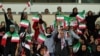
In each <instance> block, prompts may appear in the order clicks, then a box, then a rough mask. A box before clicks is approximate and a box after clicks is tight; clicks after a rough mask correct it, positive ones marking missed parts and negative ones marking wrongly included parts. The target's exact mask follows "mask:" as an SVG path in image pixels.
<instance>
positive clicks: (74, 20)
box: [70, 17, 78, 27]
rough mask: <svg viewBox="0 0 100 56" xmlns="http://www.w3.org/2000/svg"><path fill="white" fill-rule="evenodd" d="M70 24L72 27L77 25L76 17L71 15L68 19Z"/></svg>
mask: <svg viewBox="0 0 100 56" xmlns="http://www.w3.org/2000/svg"><path fill="white" fill-rule="evenodd" d="M70 26H73V27H77V26H78V22H77V19H76V18H75V17H72V18H71V19H70Z"/></svg>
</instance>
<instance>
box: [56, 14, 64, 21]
mask: <svg viewBox="0 0 100 56" xmlns="http://www.w3.org/2000/svg"><path fill="white" fill-rule="evenodd" d="M56 19H57V20H58V21H63V20H64V16H63V15H57V18H56Z"/></svg>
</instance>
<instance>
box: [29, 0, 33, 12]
mask: <svg viewBox="0 0 100 56" xmlns="http://www.w3.org/2000/svg"><path fill="white" fill-rule="evenodd" d="M29 1H30V3H31V0H29ZM31 5H32V4H30V12H31Z"/></svg>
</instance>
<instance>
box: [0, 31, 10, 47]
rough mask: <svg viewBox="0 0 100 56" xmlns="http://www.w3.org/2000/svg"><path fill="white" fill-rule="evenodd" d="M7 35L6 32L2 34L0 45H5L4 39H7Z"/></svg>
mask: <svg viewBox="0 0 100 56" xmlns="http://www.w3.org/2000/svg"><path fill="white" fill-rule="evenodd" d="M8 35H9V34H8V33H6V34H5V35H4V36H3V38H2V40H1V45H3V46H5V45H6V39H7V37H8Z"/></svg>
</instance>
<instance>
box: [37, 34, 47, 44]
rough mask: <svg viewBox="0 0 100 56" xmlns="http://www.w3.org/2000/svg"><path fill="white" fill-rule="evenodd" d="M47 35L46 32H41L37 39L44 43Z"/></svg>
mask: <svg viewBox="0 0 100 56" xmlns="http://www.w3.org/2000/svg"><path fill="white" fill-rule="evenodd" d="M46 38H47V37H46V36H45V35H44V34H39V36H38V39H37V41H38V42H39V43H43V42H44V41H45V40H46Z"/></svg>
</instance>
